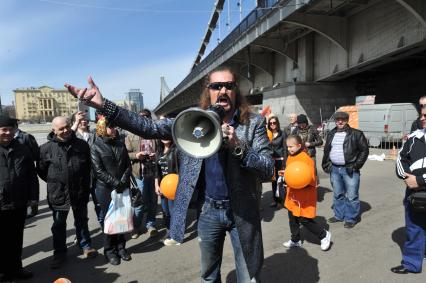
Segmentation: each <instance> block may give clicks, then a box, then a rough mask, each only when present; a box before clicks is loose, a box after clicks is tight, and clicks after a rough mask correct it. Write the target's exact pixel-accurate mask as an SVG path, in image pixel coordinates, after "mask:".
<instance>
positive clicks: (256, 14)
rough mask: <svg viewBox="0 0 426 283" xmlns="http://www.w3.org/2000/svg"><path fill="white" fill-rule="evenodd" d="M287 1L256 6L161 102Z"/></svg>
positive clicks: (179, 89)
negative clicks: (276, 7)
mask: <svg viewBox="0 0 426 283" xmlns="http://www.w3.org/2000/svg"><path fill="white" fill-rule="evenodd" d="M288 2H289V0H287V1H280V0H265V6H264V7H256V8H255V9H254V10H252V11H251V12H250V13H249V14H248V15H247V16H246V17H245V18H244V19H243V20H242V21H241V22H240V24H239V25H237V26H236V27H235V28H234V29H233V30H232V31H231V32H230V33H229V34H228V35H227V36H226V37H225V38H224V39H223V40H222V42H221V43H219V45H218V46H217V47H216V48H215V49H213V50H212V51H211V52H210V53H209V54H208V55H207V56H206V57H205V58H204V59H203V60H202V61H201V62H200V63H199V64H198V65H197V66H196V67H195V68H194V69H192V70H191V72H190V73H189V74H188V75H187V76H186V77H185V78H184V79H183V80H182V81H181V82H180V83H179V84H178V85H177V86H176V87H175V88H174V89H173V90H172V91H171V92H170V93H169V94H168V95H167V96H166V97H165V98H164V100H163V101H162V102H161V103H162V104H163V103H165V102H167V101H168V100H169V99H171V98H172V97H173V96H174V95H175V94H177V93H179V92H180V91H181V90H182V89H183V88H184V87H185V86H186V85H187V84H188V83H189V82H190V81H191V80H193V79H194V78H195V77H196V76H197V75H198V74H199V73H200V72H201V71H203V70H204V69H205V68H207V67H208V66H209V65H210V64H211V63H212V62H214V61H215V60H216V58H217V57H218V56H219V55H221V54H223V53H224V51H225V50H227V49H228V48H229V47H230V46H231V45H232V43H233V42H235V41H236V39H237V38H239V37H240V36H241V35H243V34H244V33H245V32H246V31H247V30H249V29H250V28H251V27H253V26H254V25H255V24H256V23H257V22H258V21H259V19H261V18H263V17H265V16H266V15H268V14H269V13H271V11H272V9H273V7H274V6H276V5H278V4H280V5H286V4H287V3H288Z"/></svg>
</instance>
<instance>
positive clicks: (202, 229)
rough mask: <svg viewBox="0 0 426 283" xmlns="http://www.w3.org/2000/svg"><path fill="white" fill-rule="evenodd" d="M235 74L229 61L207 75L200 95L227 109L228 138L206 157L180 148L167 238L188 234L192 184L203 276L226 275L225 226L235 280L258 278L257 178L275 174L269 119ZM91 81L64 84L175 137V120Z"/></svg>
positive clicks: (161, 135) (150, 131)
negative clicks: (127, 105) (147, 112)
mask: <svg viewBox="0 0 426 283" xmlns="http://www.w3.org/2000/svg"><path fill="white" fill-rule="evenodd" d="M235 78H236V76H235V74H234V73H233V72H232V71H231V69H230V68H229V67H226V66H220V67H218V68H216V69H215V70H213V71H212V72H210V73H209V74H208V75H207V77H206V84H205V88H204V90H203V93H202V94H201V97H200V108H202V109H207V108H208V107H210V106H211V105H213V104H219V105H221V106H222V107H223V108H224V110H225V116H224V118H223V124H222V133H223V137H225V138H226V142H224V144H223V146H222V148H221V149H220V150H219V151H218V152H217V153H216V154H214V155H213V156H211V157H209V158H206V159H200V158H194V157H191V156H189V155H186V154H185V153H183V152H179V153H178V156H179V164H180V166H179V184H178V188H177V191H176V196H175V202H174V205H175V206H174V210H173V215H172V219H171V227H170V237H171V239H170V240H171V241H174V242H177V243H181V242H183V238H184V232H185V219H186V215H187V210H188V205H189V203H190V200H191V198H192V194H193V193H194V191H195V192H197V193H198V195H199V196H201V198H199V199H200V204H201V205H202V209H201V214H200V217H199V220H198V236H199V239H198V241H199V246H200V250H201V281H202V282H221V274H220V267H221V263H222V254H223V245H224V240H225V235H226V232H229V234H230V238H231V242H232V246H233V250H234V257H235V262H236V274H237V281H238V282H259V280H260V269H261V267H262V264H263V243H262V232H261V224H260V213H259V209H258V207H259V201H260V195H259V193H258V192H259V191H258V185H259V184H260V182H261V181H262V180H270V179H271V177H272V174H273V165H274V163H273V160H272V158H271V154H272V151H271V149H270V147H269V141H268V138H267V136H266V126H265V119H264V118H263V117H261V116H260V115H258V114H254V113H252V112H251V111H250V108H249V106H248V104H247V103H246V101H245V99H244V96H243V95H242V94H241V92H240V90H239V89H238V85H237V83H236V82H235ZM89 84H90V85H91V88H90V89H78V88H76V87H74V86H71V85H65V86H66V87H67V88H68V90H69V91H70V93H71V94H72V95H74V96H75V97H80V98H81V99H84V100H86V101H87V104H88V105H90V106H92V107H95V108H97V109H98V110H99V111H100V112H101V113H103V115H105V116H106V117H107V119H108V120H109V121H111V122H112V123H113V124H115V125H117V126H119V127H122V128H124V129H127V130H129V131H130V132H133V133H135V134H137V135H140V136H142V137H144V138H157V139H171V138H172V135H171V128H172V123H173V121H172V120H170V119H162V120H157V121H152V120H149V119H146V118H144V117H140V116H138V115H137V114H136V113H133V112H130V111H128V110H125V109H123V108H120V107H118V106H116V105H115V104H114V103H112V102H110V101H109V100H107V99H104V98H102V95H101V94H100V92H99V89H98V88H97V86H96V85H95V84H94V82H93V80H92V79H91V78H89Z"/></svg>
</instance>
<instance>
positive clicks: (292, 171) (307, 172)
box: [284, 161, 313, 189]
mask: <svg viewBox="0 0 426 283" xmlns="http://www.w3.org/2000/svg"><path fill="white" fill-rule="evenodd" d="M312 174H313V172H312V168H311V167H310V166H309V165H308V164H306V163H304V162H301V161H294V162H292V163H290V164H289V165H287V168H286V169H285V172H284V180H285V182H286V183H287V185H288V186H289V187H290V188H292V189H303V188H305V187H307V186H308V185H309V183H310V182H311V181H312V177H313V176H312Z"/></svg>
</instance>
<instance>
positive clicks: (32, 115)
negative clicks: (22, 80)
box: [13, 86, 77, 122]
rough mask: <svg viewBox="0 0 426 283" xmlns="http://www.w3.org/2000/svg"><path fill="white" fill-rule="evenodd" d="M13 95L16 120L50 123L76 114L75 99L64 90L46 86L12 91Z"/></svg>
mask: <svg viewBox="0 0 426 283" xmlns="http://www.w3.org/2000/svg"><path fill="white" fill-rule="evenodd" d="M13 92H14V93H15V108H16V118H17V119H19V120H28V121H34V122H50V121H52V119H53V117H56V116H65V117H70V116H71V115H72V114H73V113H75V112H77V99H76V98H74V97H73V96H71V95H70V94H69V92H68V90H66V89H54V88H51V87H48V86H42V87H39V88H35V87H28V88H18V89H15V90H13Z"/></svg>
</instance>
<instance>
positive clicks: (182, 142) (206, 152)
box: [172, 104, 225, 158]
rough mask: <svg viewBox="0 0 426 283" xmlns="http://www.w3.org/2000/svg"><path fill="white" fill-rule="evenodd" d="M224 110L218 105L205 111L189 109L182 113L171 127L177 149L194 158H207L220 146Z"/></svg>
mask: <svg viewBox="0 0 426 283" xmlns="http://www.w3.org/2000/svg"><path fill="white" fill-rule="evenodd" d="M224 116H225V110H224V109H223V107H222V106H220V105H217V104H216V105H214V106H211V107H210V108H209V109H207V110H202V109H200V108H189V109H187V110H185V111H182V112H181V113H180V114H179V115H178V116H177V117H176V119H175V120H174V122H173V126H172V135H173V141H174V143H175V144H176V146H177V148H178V149H179V150H181V151H183V152H184V153H185V154H187V155H189V156H192V157H195V158H207V157H210V156H212V155H213V154H215V153H216V152H217V151H218V150H219V149H220V147H221V146H222V129H221V124H222V119H223V117H224Z"/></svg>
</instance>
